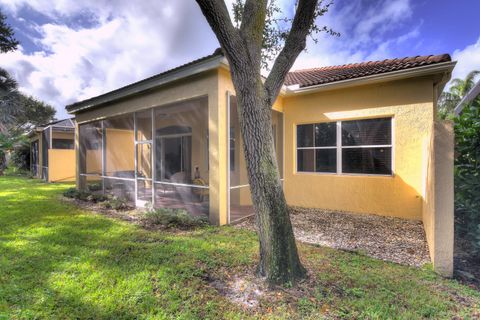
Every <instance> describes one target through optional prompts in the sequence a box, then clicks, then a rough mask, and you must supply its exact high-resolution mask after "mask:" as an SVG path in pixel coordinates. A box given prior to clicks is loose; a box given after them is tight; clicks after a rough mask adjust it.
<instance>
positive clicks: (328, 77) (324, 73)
mask: <svg viewBox="0 0 480 320" xmlns="http://www.w3.org/2000/svg"><path fill="white" fill-rule="evenodd" d="M449 61H452V59H451V58H450V55H448V54H441V55H435V56H433V55H431V56H416V57H406V58H399V59H386V60H382V61H368V62H361V63H350V64H345V65H341V66H330V67H322V68H311V69H302V70H296V71H291V72H289V73H288V74H287V77H286V78H285V85H287V86H291V85H299V86H300V87H301V88H303V87H309V86H314V85H319V84H326V83H331V82H335V81H341V80H348V79H355V78H360V77H365V76H370V75H375V74H381V73H387V72H392V71H397V70H405V69H410V68H416V67H420V66H425V65H431V64H436V63H441V62H449Z"/></svg>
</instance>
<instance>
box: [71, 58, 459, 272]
mask: <svg viewBox="0 0 480 320" xmlns="http://www.w3.org/2000/svg"><path fill="white" fill-rule="evenodd" d="M454 65H455V62H452V61H451V59H450V56H449V55H439V56H419V57H412V58H404V59H393V60H384V61H377V62H367V63H358V64H349V65H343V66H335V67H325V68H313V69H307V70H299V71H294V72H291V73H289V74H288V76H287V78H286V81H285V86H284V88H283V90H282V91H281V93H280V96H279V97H278V99H277V101H276V102H275V104H274V106H273V109H272V133H273V135H274V142H275V148H276V153H277V160H278V164H279V168H280V175H281V177H282V179H283V185H284V190H285V196H286V198H287V202H288V203H289V204H290V205H292V206H302V207H313V208H324V209H331V210H341V211H350V212H358V213H373V214H378V215H385V216H395V217H401V218H406V219H416V220H422V221H423V222H424V225H425V231H426V235H427V240H428V243H429V247H430V252H431V256H432V260H433V262H434V265H435V268H436V269H437V270H438V271H439V272H442V273H443V274H447V275H448V274H451V272H452V264H453V257H452V251H453V133H452V130H451V127H450V126H449V125H448V124H444V123H438V122H437V120H436V108H435V106H436V101H437V98H438V96H439V95H440V93H441V92H442V90H443V87H444V85H445V83H446V82H447V81H448V80H449V79H450V75H451V71H452V69H453V67H454ZM66 109H67V111H68V112H69V113H70V114H73V115H75V119H76V121H77V128H78V130H77V131H76V132H77V135H76V145H77V147H78V151H79V152H77V185H78V187H80V188H85V187H86V185H87V184H88V183H90V182H94V183H98V182H101V183H102V186H103V190H104V191H105V192H111V193H115V194H117V195H120V196H123V197H127V198H129V199H130V200H131V201H134V202H135V203H136V204H137V205H139V206H143V205H145V204H146V203H151V204H152V205H153V206H163V207H173V208H186V209H187V210H188V211H190V212H191V213H192V214H196V215H201V214H205V215H208V216H209V218H210V221H211V222H212V223H213V224H219V225H222V224H227V223H231V222H234V221H235V220H237V219H240V218H242V217H244V216H246V215H250V214H252V213H253V208H252V203H251V199H250V193H249V185H248V180H247V175H246V167H245V161H244V157H243V150H242V141H241V134H240V129H239V122H238V117H237V104H236V98H235V90H234V87H233V84H232V81H231V78H230V73H229V66H228V62H227V60H226V59H225V57H224V56H223V55H222V53H221V51H220V50H217V51H215V53H214V54H212V55H210V56H207V57H204V58H201V59H198V60H195V61H193V62H190V63H188V64H186V65H183V66H181V67H178V68H175V69H172V70H169V71H167V72H163V73H161V74H158V75H156V76H153V77H151V78H147V79H145V80H142V81H139V82H136V83H133V84H131V85H128V86H125V87H123V88H120V89H117V90H114V91H111V92H108V93H105V94H103V95H100V96H97V97H94V98H91V99H88V100H84V101H80V102H77V103H74V104H71V105H69V106H67V107H66Z"/></svg>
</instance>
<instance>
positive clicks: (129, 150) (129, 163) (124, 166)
mask: <svg viewBox="0 0 480 320" xmlns="http://www.w3.org/2000/svg"><path fill="white" fill-rule="evenodd" d="M105 134H106V137H105V144H106V147H107V148H106V152H105V171H106V175H107V176H110V175H115V172H120V171H132V172H133V170H134V168H135V156H134V153H135V148H134V136H133V130H124V129H113V128H106V129H105ZM100 159H101V158H100Z"/></svg>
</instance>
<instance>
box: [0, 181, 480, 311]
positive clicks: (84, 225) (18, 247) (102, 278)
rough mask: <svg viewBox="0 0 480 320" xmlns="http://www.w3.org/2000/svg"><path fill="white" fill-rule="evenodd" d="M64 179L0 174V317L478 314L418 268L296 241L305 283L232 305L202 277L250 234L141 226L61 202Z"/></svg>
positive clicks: (229, 268)
mask: <svg viewBox="0 0 480 320" xmlns="http://www.w3.org/2000/svg"><path fill="white" fill-rule="evenodd" d="M68 187H69V185H66V184H45V183H42V182H39V181H36V180H29V179H26V178H22V177H13V176H10V177H0V319H223V318H228V319H249V318H255V319H257V318H265V319H284V318H288V319H291V318H301V319H308V318H310V319H322V318H324V317H325V318H336V319H350V318H353V319H420V318H433V319H451V318H452V316H455V315H458V316H460V317H464V318H465V319H475V317H476V315H477V316H478V307H479V304H480V294H479V293H478V292H476V291H474V290H472V289H470V288H468V287H465V286H462V285H460V284H458V283H457V282H456V281H452V280H444V279H442V278H440V277H438V276H436V275H435V274H434V273H433V272H432V271H431V270H430V269H429V268H424V269H422V270H419V269H414V268H409V267H404V266H400V265H396V264H393V263H387V262H382V261H378V260H375V259H371V258H368V257H365V256H362V255H359V254H354V253H348V252H342V251H336V250H332V249H328V248H321V247H314V246H307V245H300V251H301V256H302V260H303V261H304V262H305V264H306V265H307V266H308V268H309V270H310V272H311V274H312V276H311V280H310V281H309V283H313V284H314V285H313V286H312V285H310V287H308V286H307V287H305V286H304V287H303V288H307V289H306V290H304V291H301V290H298V289H297V290H296V292H297V293H298V292H300V293H301V294H300V295H299V294H297V295H295V294H293V293H291V291H295V290H294V289H288V288H287V289H285V290H284V291H279V292H278V293H276V294H275V296H276V297H277V298H275V299H271V298H268V299H263V300H261V301H260V305H259V307H257V308H251V309H248V308H244V307H242V306H241V305H239V304H238V303H234V302H231V301H230V300H228V299H227V298H225V297H223V296H222V294H220V293H219V292H218V291H217V290H216V289H215V288H214V287H213V286H212V285H210V281H211V280H210V279H211V277H215V276H218V277H221V275H222V274H225V272H227V273H230V274H235V273H242V272H245V270H251V268H252V266H253V265H254V263H255V259H256V252H257V242H256V236H255V234H254V233H252V232H249V231H244V230H239V229H237V228H233V227H220V228H217V227H206V228H202V229H198V230H196V231H190V232H173V231H172V232H165V231H148V230H144V229H142V228H140V227H138V226H135V225H131V224H128V223H127V222H123V221H118V220H114V219H111V218H107V217H105V216H102V215H100V214H95V213H91V212H86V211H82V210H80V209H77V208H75V207H73V206H72V205H71V204H68V203H65V202H62V201H61V200H60V198H61V197H60V195H61V193H62V191H63V190H65V189H66V188H68ZM282 292H283V294H282ZM269 297H271V295H270V296H269Z"/></svg>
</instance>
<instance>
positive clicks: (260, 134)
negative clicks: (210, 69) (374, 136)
mask: <svg viewBox="0 0 480 320" xmlns="http://www.w3.org/2000/svg"><path fill="white" fill-rule="evenodd" d="M235 82H236V83H237V84H236V87H238V88H243V89H244V90H245V91H244V93H243V94H240V95H238V96H237V101H238V113H239V119H240V128H241V132H242V137H243V141H244V143H243V146H244V153H245V158H246V164H247V172H248V179H249V183H250V191H251V195H252V201H253V204H254V208H255V213H256V215H255V218H256V224H257V229H258V237H259V241H260V260H259V263H258V267H257V273H258V275H259V276H263V277H266V278H267V282H268V283H269V284H272V285H273V284H286V283H291V284H294V283H296V282H298V280H300V279H302V278H304V277H305V276H306V271H305V268H303V266H302V264H301V263H300V259H299V256H298V252H297V247H296V244H295V237H294V234H293V230H292V225H291V222H290V216H289V210H288V207H287V203H286V200H285V196H284V193H283V187H282V183H281V180H280V174H279V169H278V165H277V158H276V152H275V149H274V143H273V134H272V125H271V124H272V106H271V105H270V104H269V103H268V99H267V97H266V94H265V93H264V90H263V87H262V84H261V80H260V77H258V79H257V81H256V82H257V84H256V85H252V83H253V82H252V81H251V80H247V79H239V78H237V79H236V80H235ZM249 88H251V89H249ZM255 88H257V90H255ZM250 90H251V91H254V90H255V91H256V92H255V93H253V92H250Z"/></svg>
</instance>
